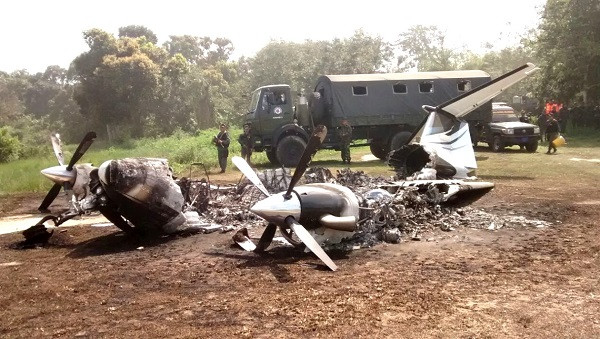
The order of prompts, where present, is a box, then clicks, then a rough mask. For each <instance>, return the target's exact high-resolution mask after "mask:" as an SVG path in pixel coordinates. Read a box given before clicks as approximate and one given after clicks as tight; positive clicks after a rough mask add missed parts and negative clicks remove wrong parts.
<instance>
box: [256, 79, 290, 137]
mask: <svg viewBox="0 0 600 339" xmlns="http://www.w3.org/2000/svg"><path fill="white" fill-rule="evenodd" d="M291 101H292V100H291V98H290V91H289V88H266V89H264V90H263V92H262V95H261V98H260V101H259V104H258V119H259V121H260V125H261V129H262V130H263V131H265V132H266V134H268V133H270V132H273V131H275V129H277V128H278V127H279V126H282V125H285V124H288V123H291V122H292V121H293V119H294V117H293V109H292V104H291Z"/></svg>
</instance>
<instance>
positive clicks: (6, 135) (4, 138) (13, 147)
mask: <svg viewBox="0 0 600 339" xmlns="http://www.w3.org/2000/svg"><path fill="white" fill-rule="evenodd" d="M20 149H21V143H20V142H19V139H17V138H16V137H14V136H13V135H12V134H11V132H10V129H9V128H8V127H6V126H5V127H2V128H0V162H9V161H13V160H17V159H19V150H20Z"/></svg>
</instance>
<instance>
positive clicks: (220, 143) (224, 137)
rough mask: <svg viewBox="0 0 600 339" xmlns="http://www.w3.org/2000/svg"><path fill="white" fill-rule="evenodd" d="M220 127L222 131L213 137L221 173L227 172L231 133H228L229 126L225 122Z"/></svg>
mask: <svg viewBox="0 0 600 339" xmlns="http://www.w3.org/2000/svg"><path fill="white" fill-rule="evenodd" d="M219 128H220V129H221V131H220V132H219V134H217V135H215V137H214V138H213V144H215V146H217V154H218V155H219V166H220V167H221V173H225V169H226V168H227V157H228V156H229V133H227V126H225V124H221V125H220V126H219Z"/></svg>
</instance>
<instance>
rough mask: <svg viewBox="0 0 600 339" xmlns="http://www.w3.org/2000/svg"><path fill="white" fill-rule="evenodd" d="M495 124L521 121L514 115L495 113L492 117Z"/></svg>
mask: <svg viewBox="0 0 600 339" xmlns="http://www.w3.org/2000/svg"><path fill="white" fill-rule="evenodd" d="M492 121H493V122H511V121H519V118H518V117H517V116H516V115H515V114H514V113H513V114H506V113H494V115H493V117H492Z"/></svg>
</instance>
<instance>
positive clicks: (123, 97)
mask: <svg viewBox="0 0 600 339" xmlns="http://www.w3.org/2000/svg"><path fill="white" fill-rule="evenodd" d="M84 37H85V38H86V41H87V42H88V46H89V47H90V50H89V51H88V52H85V53H83V54H81V55H80V56H78V57H77V58H76V59H75V60H74V61H73V68H74V72H75V74H76V78H77V79H78V80H79V84H78V86H77V87H76V91H75V100H76V101H77V103H78V104H79V106H80V110H81V113H82V114H84V115H86V116H88V117H89V118H91V119H92V120H93V121H95V122H96V124H97V127H104V126H106V127H107V132H108V133H109V135H110V133H111V126H116V125H122V126H127V128H126V130H128V131H129V132H130V133H131V136H135V137H139V136H141V135H142V134H143V131H144V125H145V123H146V119H147V114H148V113H147V112H148V110H149V109H151V108H152V107H153V106H152V105H153V100H154V91H155V89H156V87H157V85H158V78H159V75H160V67H159V65H157V64H156V63H155V62H154V61H153V60H152V59H151V58H150V56H153V55H155V54H160V53H149V54H150V56H149V55H148V54H146V53H144V51H146V52H147V51H148V48H150V47H152V46H147V40H146V38H145V37H141V38H135V39H134V38H121V39H119V40H116V39H114V37H112V36H110V35H109V34H108V33H106V32H103V31H101V30H97V29H93V30H90V31H86V32H85V33H84ZM144 47H145V48H146V49H144ZM150 50H151V49H150Z"/></svg>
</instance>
